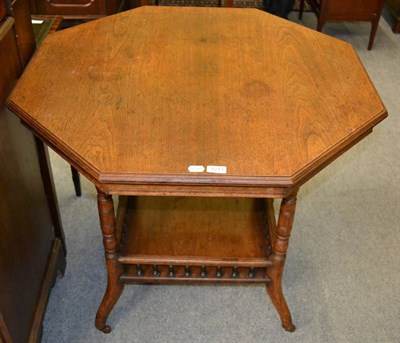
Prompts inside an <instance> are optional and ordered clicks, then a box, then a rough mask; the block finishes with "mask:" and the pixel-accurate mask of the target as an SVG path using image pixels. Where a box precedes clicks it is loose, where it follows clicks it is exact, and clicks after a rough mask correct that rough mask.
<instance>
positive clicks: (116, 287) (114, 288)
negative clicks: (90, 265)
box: [95, 189, 124, 333]
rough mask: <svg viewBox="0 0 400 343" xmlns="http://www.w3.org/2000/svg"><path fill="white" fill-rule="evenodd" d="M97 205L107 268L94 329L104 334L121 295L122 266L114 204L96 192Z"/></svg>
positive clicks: (99, 192) (108, 327)
mask: <svg viewBox="0 0 400 343" xmlns="http://www.w3.org/2000/svg"><path fill="white" fill-rule="evenodd" d="M97 191H98V195H97V204H98V209H99V216H100V225H101V231H102V234H103V244H104V250H105V258H106V267H107V289H106V292H105V294H104V297H103V300H102V301H101V304H100V306H99V309H98V310H97V314H96V323H95V325H96V328H97V329H99V330H101V331H103V332H104V333H109V332H111V328H110V326H108V325H107V324H106V321H107V318H108V315H109V314H110V312H111V310H112V309H113V307H114V305H115V304H116V302H117V300H118V298H119V296H120V295H121V293H122V290H123V287H124V285H123V284H122V283H121V281H120V276H121V275H122V274H123V266H122V264H121V263H120V262H118V250H119V245H118V241H117V237H116V225H115V214H114V204H113V200H112V197H111V195H107V194H104V193H103V192H102V191H101V190H99V189H98V190H97Z"/></svg>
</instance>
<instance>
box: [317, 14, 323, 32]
mask: <svg viewBox="0 0 400 343" xmlns="http://www.w3.org/2000/svg"><path fill="white" fill-rule="evenodd" d="M324 25H325V22H324V21H322V20H321V17H319V18H318V23H317V31H318V32H322V27H323V26H324Z"/></svg>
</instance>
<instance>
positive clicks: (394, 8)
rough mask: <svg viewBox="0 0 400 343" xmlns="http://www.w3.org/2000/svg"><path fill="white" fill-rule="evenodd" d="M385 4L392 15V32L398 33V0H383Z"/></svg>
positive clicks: (399, 11)
mask: <svg viewBox="0 0 400 343" xmlns="http://www.w3.org/2000/svg"><path fill="white" fill-rule="evenodd" d="M385 5H386V7H387V8H388V9H389V11H390V13H391V14H392V15H393V17H394V21H395V22H394V25H393V32H394V33H400V0H385Z"/></svg>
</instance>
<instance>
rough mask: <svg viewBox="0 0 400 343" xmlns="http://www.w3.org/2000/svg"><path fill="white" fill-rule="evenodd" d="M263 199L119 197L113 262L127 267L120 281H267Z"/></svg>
mask: <svg viewBox="0 0 400 343" xmlns="http://www.w3.org/2000/svg"><path fill="white" fill-rule="evenodd" d="M268 201H272V200H264V199H243V198H239V199H236V198H189V197H129V198H127V199H124V200H123V201H120V203H121V204H123V206H119V214H118V218H119V219H118V220H117V226H118V230H117V231H118V232H120V235H121V236H122V238H121V253H120V256H119V259H118V260H119V262H120V263H122V264H124V265H125V271H126V272H125V274H124V275H123V276H122V277H121V281H123V282H124V283H164V282H168V283H177V282H185V283H187V282H189V283H203V282H212V283H220V282H222V283H227V282H229V283H237V282H240V283H243V282H245V283H266V282H268V281H269V278H268V277H267V267H270V266H271V265H272V263H271V262H270V261H269V260H268V257H269V251H270V240H269V230H268V223H269V220H268V218H267V212H268V211H267V210H266V208H267V203H266V202H268ZM121 212H122V213H121ZM270 225H271V224H270Z"/></svg>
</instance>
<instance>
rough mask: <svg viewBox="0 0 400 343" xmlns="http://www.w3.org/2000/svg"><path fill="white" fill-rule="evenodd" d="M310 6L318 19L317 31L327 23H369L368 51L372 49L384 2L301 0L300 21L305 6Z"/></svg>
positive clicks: (374, 0)
mask: <svg viewBox="0 0 400 343" xmlns="http://www.w3.org/2000/svg"><path fill="white" fill-rule="evenodd" d="M306 1H307V3H308V4H309V5H310V7H311V9H312V10H313V12H314V13H315V15H316V16H317V18H318V23H317V31H320V32H321V31H322V27H323V26H324V25H325V23H327V22H333V21H369V22H371V25H372V28H371V34H370V37H369V43H368V50H371V49H372V45H373V44H374V39H375V34H376V31H377V29H378V25H379V19H380V17H381V13H382V8H383V0H300V8H299V19H300V20H301V19H302V16H303V11H304V4H305V2H306Z"/></svg>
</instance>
